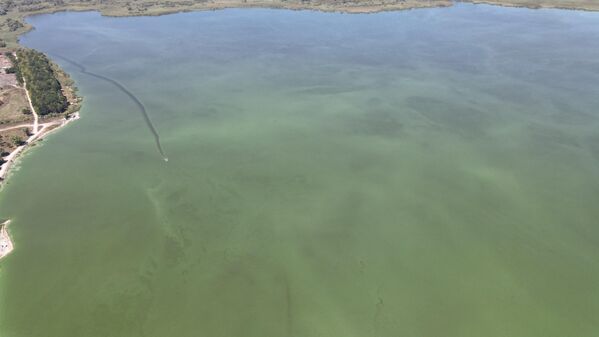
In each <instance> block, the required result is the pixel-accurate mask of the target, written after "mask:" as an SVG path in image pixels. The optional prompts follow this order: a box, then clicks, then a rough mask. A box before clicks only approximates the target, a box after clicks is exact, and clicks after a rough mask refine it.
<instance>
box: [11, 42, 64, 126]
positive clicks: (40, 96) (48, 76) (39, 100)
mask: <svg viewBox="0 0 599 337" xmlns="http://www.w3.org/2000/svg"><path fill="white" fill-rule="evenodd" d="M17 56H18V59H17V60H16V62H14V61H13V62H14V64H15V73H16V74H17V79H18V80H19V81H23V80H24V81H25V82H26V83H27V89H28V91H29V94H30V96H31V104H33V107H34V108H35V110H36V111H37V113H38V114H40V115H48V114H57V113H63V112H65V111H66V109H67V107H68V105H69V103H68V101H67V98H66V97H65V95H64V94H63V92H62V86H61V85H60V82H59V81H58V79H57V78H56V75H55V73H54V70H53V69H52V65H51V63H50V61H49V60H48V58H47V57H46V55H44V54H42V53H40V52H38V51H35V50H30V49H29V50H19V51H18V52H17ZM11 57H13V58H14V56H11Z"/></svg>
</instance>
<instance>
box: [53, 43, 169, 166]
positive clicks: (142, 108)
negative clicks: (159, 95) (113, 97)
mask: <svg viewBox="0 0 599 337" xmlns="http://www.w3.org/2000/svg"><path fill="white" fill-rule="evenodd" d="M51 55H54V56H56V57H58V58H60V59H62V60H64V61H65V62H67V63H69V64H71V65H73V66H75V67H76V68H77V69H78V70H79V71H80V72H81V73H83V74H86V75H89V76H92V77H95V78H99V79H101V80H104V81H106V82H109V83H111V84H113V85H114V86H116V87H117V88H118V89H120V90H121V91H122V92H123V93H124V94H125V95H127V96H128V97H129V98H131V100H132V101H133V102H134V103H135V105H137V107H138V108H139V111H141V114H142V116H143V118H144V121H145V122H146V125H147V127H148V129H149V130H150V132H151V133H152V135H153V136H154V141H155V142H156V148H157V149H158V152H159V153H160V155H161V156H162V159H163V160H164V161H165V162H168V157H167V156H166V155H165V153H164V150H163V149H162V145H161V144H160V136H159V135H158V131H156V128H155V127H154V124H152V120H151V119H150V116H149V115H148V112H147V111H146V107H145V106H144V105H143V103H142V102H141V101H140V100H139V99H138V98H137V97H136V96H135V95H134V94H133V93H132V92H131V91H129V89H127V87H125V86H124V85H122V84H121V83H119V82H118V81H117V80H115V79H112V78H110V77H107V76H104V75H100V74H96V73H94V72H91V71H89V70H87V69H86V68H85V67H84V66H83V65H81V64H79V63H77V62H75V61H73V60H71V59H68V58H66V57H64V56H62V55H58V54H55V53H52V54H51Z"/></svg>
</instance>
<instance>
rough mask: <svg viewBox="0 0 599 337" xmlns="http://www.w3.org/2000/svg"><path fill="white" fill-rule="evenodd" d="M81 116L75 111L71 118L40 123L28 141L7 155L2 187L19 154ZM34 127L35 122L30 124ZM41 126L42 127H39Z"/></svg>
mask: <svg viewBox="0 0 599 337" xmlns="http://www.w3.org/2000/svg"><path fill="white" fill-rule="evenodd" d="M79 118H80V115H79V112H74V113H72V114H71V115H70V117H69V118H63V119H59V120H56V121H51V122H47V123H40V124H38V130H37V131H36V132H35V133H34V134H33V135H31V137H29V139H27V142H26V143H25V144H24V145H21V146H18V147H17V148H16V149H14V150H13V151H12V152H11V153H10V154H9V155H8V156H6V158H5V160H6V162H5V163H4V165H2V168H0V188H1V187H2V186H4V184H5V183H6V182H7V178H8V177H9V174H10V170H11V168H12V167H13V165H14V164H15V162H16V161H17V159H19V156H20V155H21V154H23V153H25V152H26V150H27V149H29V148H31V147H32V146H33V145H35V144H36V142H38V141H40V140H43V137H44V136H47V135H49V134H50V133H52V132H54V131H56V130H59V129H60V128H62V127H64V126H66V125H67V124H70V123H71V122H73V121H76V120H78V119H79ZM28 126H30V127H33V124H30V125H28ZM40 126H41V128H39V127H40Z"/></svg>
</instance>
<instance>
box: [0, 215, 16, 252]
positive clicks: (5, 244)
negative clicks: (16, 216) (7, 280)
mask: <svg viewBox="0 0 599 337" xmlns="http://www.w3.org/2000/svg"><path fill="white" fill-rule="evenodd" d="M9 223H10V220H6V221H4V222H3V223H2V229H1V230H0V260H1V259H3V258H4V257H5V256H6V255H8V254H10V252H12V250H13V249H14V246H13V244H12V241H11V240H10V236H9V235H8V229H7V227H8V224H9Z"/></svg>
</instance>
